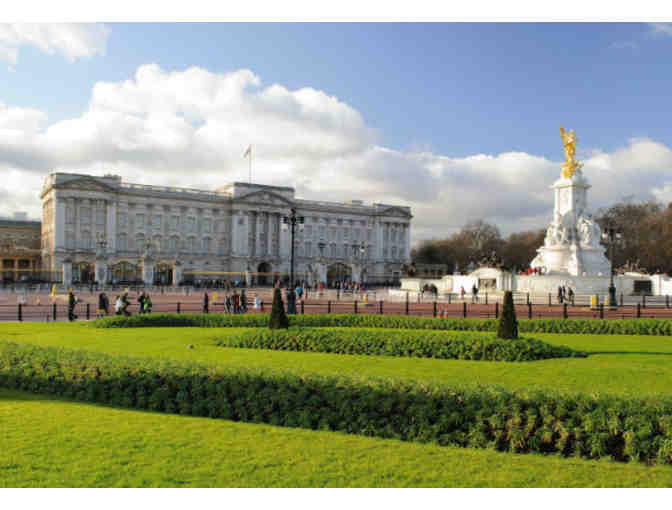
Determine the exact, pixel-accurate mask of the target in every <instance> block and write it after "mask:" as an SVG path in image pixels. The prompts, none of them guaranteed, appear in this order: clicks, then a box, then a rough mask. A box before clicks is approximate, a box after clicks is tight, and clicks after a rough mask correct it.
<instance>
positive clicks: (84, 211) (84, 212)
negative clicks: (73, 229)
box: [79, 207, 91, 225]
mask: <svg viewBox="0 0 672 510" xmlns="http://www.w3.org/2000/svg"><path fill="white" fill-rule="evenodd" d="M79 214H80V218H79V221H80V223H81V224H82V225H90V224H91V208H90V207H82V208H81V209H80V210H79Z"/></svg>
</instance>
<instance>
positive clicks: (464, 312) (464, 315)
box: [462, 301, 467, 319]
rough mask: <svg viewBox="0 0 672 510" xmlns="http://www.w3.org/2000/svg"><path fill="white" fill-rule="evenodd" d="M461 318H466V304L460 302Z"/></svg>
mask: <svg viewBox="0 0 672 510" xmlns="http://www.w3.org/2000/svg"><path fill="white" fill-rule="evenodd" d="M462 317H464V318H465V319H466V318H467V302H466V301H464V302H462Z"/></svg>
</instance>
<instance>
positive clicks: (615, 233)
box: [602, 224, 621, 307]
mask: <svg viewBox="0 0 672 510" xmlns="http://www.w3.org/2000/svg"><path fill="white" fill-rule="evenodd" d="M602 239H603V240H604V241H605V242H606V243H608V244H609V259H610V261H611V271H609V273H610V278H609V306H610V307H615V306H616V286H615V285H614V245H616V243H617V242H620V240H621V232H620V231H619V230H618V229H616V228H615V227H614V226H613V224H610V225H609V226H608V227H606V228H605V229H604V232H602Z"/></svg>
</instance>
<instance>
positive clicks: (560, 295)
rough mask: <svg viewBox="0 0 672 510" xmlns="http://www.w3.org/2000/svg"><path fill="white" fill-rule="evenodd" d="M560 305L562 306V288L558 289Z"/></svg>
mask: <svg viewBox="0 0 672 510" xmlns="http://www.w3.org/2000/svg"><path fill="white" fill-rule="evenodd" d="M558 303H560V304H562V287H558Z"/></svg>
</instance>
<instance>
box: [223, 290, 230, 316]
mask: <svg viewBox="0 0 672 510" xmlns="http://www.w3.org/2000/svg"><path fill="white" fill-rule="evenodd" d="M224 310H225V311H226V313H231V296H230V295H229V294H227V295H226V299H224Z"/></svg>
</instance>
